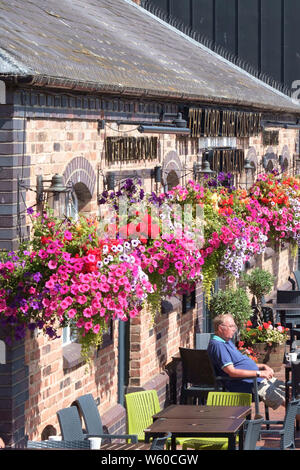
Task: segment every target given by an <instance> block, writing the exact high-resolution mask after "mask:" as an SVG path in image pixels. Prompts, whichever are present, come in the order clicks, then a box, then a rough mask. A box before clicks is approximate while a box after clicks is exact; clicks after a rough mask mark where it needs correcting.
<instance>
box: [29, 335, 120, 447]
mask: <svg viewBox="0 0 300 470" xmlns="http://www.w3.org/2000/svg"><path fill="white" fill-rule="evenodd" d="M114 338H115V340H114V344H113V345H110V346H108V347H106V348H104V349H101V350H100V351H99V352H98V354H97V356H98V357H96V359H95V360H94V361H93V362H92V364H91V366H87V365H85V364H83V363H81V365H78V366H75V367H73V368H71V369H64V368H63V347H62V339H61V338H59V339H56V340H52V341H49V340H47V339H46V338H45V337H44V336H43V335H42V334H39V335H38V336H37V337H34V338H27V340H26V343H25V346H26V356H25V360H26V363H27V364H28V366H29V399H28V401H27V406H26V433H27V434H28V435H29V436H30V438H31V439H41V434H42V431H43V429H44V428H45V427H46V426H47V425H52V426H54V427H55V428H56V429H57V431H58V434H59V426H58V421H57V417H56V411H57V410H59V409H61V408H64V407H68V406H70V405H71V404H72V402H73V401H74V400H75V399H76V398H77V397H78V396H79V395H83V394H85V393H92V394H93V396H94V398H95V399H97V398H99V399H100V406H99V411H100V413H101V415H102V416H103V415H104V414H105V413H106V412H107V411H108V410H109V409H110V408H112V407H113V406H114V405H115V404H116V403H117V364H118V347H117V346H118V328H114Z"/></svg>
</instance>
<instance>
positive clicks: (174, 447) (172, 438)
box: [171, 435, 176, 450]
mask: <svg viewBox="0 0 300 470" xmlns="http://www.w3.org/2000/svg"><path fill="white" fill-rule="evenodd" d="M171 450H176V437H174V436H173V435H172V436H171Z"/></svg>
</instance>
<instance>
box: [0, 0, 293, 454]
mask: <svg viewBox="0 0 300 470" xmlns="http://www.w3.org/2000/svg"><path fill="white" fill-rule="evenodd" d="M2 3H3V5H4V6H3V10H2V11H4V12H5V13H4V16H3V18H1V19H0V74H1V76H0V80H1V82H0V83H1V87H0V99H1V101H0V102H1V104H0V170H1V171H0V248H1V249H4V250H13V249H15V248H16V247H17V246H18V243H19V240H20V238H22V237H26V236H27V235H28V233H29V221H28V220H27V219H26V215H25V214H26V207H29V206H33V205H35V204H36V193H35V191H30V190H28V189H29V188H31V189H34V188H35V187H36V181H37V176H42V177H43V178H45V179H49V178H50V179H51V177H52V176H53V175H54V174H56V173H58V174H61V175H63V177H64V182H65V184H67V183H69V182H72V184H73V187H74V189H75V194H76V200H77V205H78V211H79V212H83V213H91V214H98V212H99V207H98V204H97V195H98V194H99V193H100V192H101V191H102V189H103V187H104V185H105V184H106V183H107V177H108V176H109V175H111V173H112V172H113V173H114V175H115V177H116V178H117V180H120V179H121V178H124V177H126V176H128V175H132V174H137V175H139V176H140V177H141V178H142V180H143V183H144V186H145V188H146V189H148V190H151V189H153V188H154V185H155V184H157V183H155V180H154V177H153V170H154V168H155V166H160V167H161V168H162V184H161V186H159V188H158V189H159V190H163V188H166V187H169V188H170V187H172V186H173V185H176V184H178V183H181V184H184V183H185V182H186V181H187V179H190V178H191V177H192V174H193V163H195V162H196V161H199V158H200V159H203V160H204V158H206V157H205V155H207V151H208V149H210V150H213V152H217V151H219V152H224V151H225V150H228V148H229V149H230V151H232V152H234V155H239V157H238V158H239V160H238V164H239V165H241V164H242V167H240V166H239V167H237V168H234V172H235V173H236V178H237V180H238V181H239V183H240V184H245V174H244V171H243V164H244V163H245V160H246V159H248V160H249V161H250V162H251V164H252V167H253V170H252V173H251V174H252V176H251V177H252V178H253V177H254V175H255V173H256V172H259V171H261V170H262V169H263V168H268V169H270V168H273V167H276V168H279V169H281V168H285V169H287V170H288V171H290V172H294V171H295V168H296V164H297V156H298V153H299V135H298V119H299V117H300V107H299V105H298V103H296V102H294V101H293V100H292V99H291V98H290V97H289V96H287V95H285V94H283V93H282V91H281V90H280V87H279V86H278V88H271V87H270V86H269V85H267V84H265V83H264V82H262V81H260V80H258V79H256V78H255V77H253V76H251V75H249V74H248V73H247V72H245V71H244V70H242V69H240V68H238V67H237V66H236V65H233V64H231V63H230V62H228V61H226V60H225V59H224V58H221V57H219V56H218V55H216V54H215V53H214V52H212V51H210V50H208V49H207V48H206V47H204V46H203V45H201V44H200V43H197V42H196V41H194V40H193V39H191V38H189V37H188V36H185V35H184V34H182V33H181V32H179V31H176V30H175V29H174V28H173V27H171V26H169V25H167V24H165V23H163V22H162V21H161V20H159V19H158V18H155V17H154V16H153V15H151V14H150V13H149V12H146V11H145V10H143V9H142V8H141V7H140V6H138V5H137V4H136V3H134V2H132V1H130V0H114V2H111V1H109V0H101V1H99V2H97V4H95V3H94V2H92V1H85V2H82V1H81V0H78V1H77V2H73V3H72V8H71V9H68V8H67V4H66V2H64V1H62V2H60V3H59V4H58V3H57V2H55V1H54V0H53V1H47V2H46V1H44V0H34V1H27V0H25V1H24V0H23V1H21V0H10V1H4V2H2ZM137 3H138V2H137ZM137 25H138V26H139V27H138V28H137ZM178 113H181V117H182V118H183V119H184V120H185V121H186V124H185V127H184V128H179V127H178V126H177V125H176V122H175V121H176V118H178V117H180V115H178ZM226 113H231V114H226ZM225 116H229V117H230V116H231V117H232V118H233V119H236V120H238V122H239V123H240V127H239V131H238V133H236V132H224V135H221V136H220V135H219V134H218V132H216V125H215V122H216V121H215V120H216V119H217V120H218V119H221V118H224V119H225ZM257 120H258V121H257ZM199 122H200V124H201V123H202V124H203V122H204V123H206V124H205V127H204V129H203V128H202V127H201V125H202V124H201V125H200V127H199V126H198V123H199ZM255 122H259V130H257V129H258V127H255V125H254V123H255ZM192 123H194V127H193V125H192ZM261 124H263V131H262V130H261V127H260V125H261ZM140 125H143V126H147V125H150V126H151V125H152V126H153V125H154V126H155V127H153V128H152V129H150V131H151V132H150V134H149V135H150V137H156V138H157V140H156V142H157V145H156V146H154V150H153V149H152V150H153V151H150V150H149V147H147V146H148V145H149V140H147V139H148V134H145V133H142V132H140V131H141V128H140V127H139V126H140ZM189 125H190V130H189V132H188V133H187V132H186V128H187V127H188V126H189ZM166 126H169V128H168V131H166V129H164V130H162V128H165V127H166ZM197 126H198V127H197ZM144 131H145V128H144ZM272 132H273V133H272ZM274 135H275V138H274ZM129 137H130V138H131V139H133V140H131V141H130V140H129ZM111 138H116V139H115V141H117V142H119V141H120V140H121V141H122V144H124V146H125V145H126V144H127V146H128V147H129V142H135V143H137V142H141V145H142V147H143V146H144V148H146V149H148V150H147V151H146V152H144V153H143V155H142V156H141V155H139V156H138V158H137V154H132V153H130V151H128V152H129V154H128V153H127V154H126V155H125V153H124V152H125V151H124V148H125V147H124V146H123V147H121V146H119V147H118V146H117V147H116V150H112V147H109V143H111V140H110V139H111ZM114 148H115V147H114ZM126 148H127V147H126ZM236 151H240V153H236ZM219 155H220V159H219V160H218V161H221V159H224V158H225V153H224V154H223V153H221V154H219ZM121 156H122V158H121ZM222 161H223V160H222ZM224 162H225V160H224ZM212 163H213V161H212ZM26 188H27V189H26ZM255 262H256V264H257V263H259V264H261V265H265V263H267V264H272V269H273V270H274V272H275V273H276V276H277V285H278V286H281V285H283V284H285V283H286V282H287V280H288V276H289V274H290V272H292V271H293V270H294V267H295V259H294V258H292V256H291V253H289V250H288V249H286V250H283V251H282V252H281V253H277V254H276V256H275V255H274V253H273V252H271V251H268V253H266V255H265V256H264V259H259V260H256V261H255ZM202 306H203V295H202V291H201V286H198V287H197V290H196V302H195V304H193V303H192V304H191V305H189V306H188V308H183V301H182V299H181V298H180V299H171V300H170V301H168V302H164V303H163V305H162V313H161V315H159V316H158V318H157V320H156V322H155V323H154V324H153V323H152V322H151V316H150V314H149V313H148V312H143V314H142V315H141V316H140V317H138V318H135V319H134V320H132V321H130V324H127V325H126V327H125V326H124V325H118V324H114V325H113V327H112V331H111V334H110V335H107V336H106V338H105V341H104V343H103V345H102V347H101V348H100V349H99V351H97V353H96V354H95V358H94V361H93V364H92V368H91V369H90V370H86V366H85V365H84V364H83V363H82V361H81V359H80V348H79V345H78V344H77V343H74V342H71V341H69V340H68V339H67V340H66V339H65V337H64V334H62V338H60V339H56V340H54V341H51V342H49V341H48V340H46V339H45V338H44V337H43V336H42V335H37V336H36V335H34V336H28V337H27V338H26V340H25V341H24V342H20V343H16V344H14V345H13V346H12V347H6V348H5V350H4V352H3V353H2V354H1V361H0V436H1V437H2V438H3V439H4V441H5V442H6V444H7V445H11V446H21V445H22V444H23V443H24V436H25V435H28V436H29V437H30V439H42V438H45V437H46V436H47V435H48V434H49V433H55V432H58V431H59V429H58V422H57V419H56V411H57V410H58V409H60V408H63V407H65V406H69V405H70V404H71V403H72V402H73V400H74V399H75V397H76V396H78V395H81V394H84V393H92V394H93V395H94V397H95V398H96V399H97V400H98V403H99V410H100V413H101V416H102V417H103V422H104V424H105V425H106V427H107V429H108V431H109V432H114V431H125V429H126V410H125V407H124V391H128V390H129V391H130V390H135V389H149V388H155V389H157V390H158V392H159V396H160V400H161V404H162V406H163V405H164V404H165V403H166V402H167V400H168V399H169V391H170V377H169V375H168V373H169V369H168V364H169V363H170V361H171V358H172V356H173V355H174V354H176V353H177V351H178V347H179V346H193V342H194V333H195V330H196V328H197V329H199V330H200V331H203V330H205V329H206V328H207V322H206V318H205V315H204V313H203V308H202ZM1 334H2V332H0V335H1ZM0 338H1V336H0ZM2 347H3V345H2Z"/></svg>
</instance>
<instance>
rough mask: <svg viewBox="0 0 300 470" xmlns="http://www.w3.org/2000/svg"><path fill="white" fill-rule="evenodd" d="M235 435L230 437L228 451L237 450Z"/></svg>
mask: <svg viewBox="0 0 300 470" xmlns="http://www.w3.org/2000/svg"><path fill="white" fill-rule="evenodd" d="M235 449H236V447H235V434H230V436H228V450H235Z"/></svg>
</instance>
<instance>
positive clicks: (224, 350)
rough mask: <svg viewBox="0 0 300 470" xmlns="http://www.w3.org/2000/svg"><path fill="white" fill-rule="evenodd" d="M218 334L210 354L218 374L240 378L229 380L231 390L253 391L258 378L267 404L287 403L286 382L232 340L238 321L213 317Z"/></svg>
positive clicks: (278, 404) (275, 406) (219, 316)
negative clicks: (255, 360)
mask: <svg viewBox="0 0 300 470" xmlns="http://www.w3.org/2000/svg"><path fill="white" fill-rule="evenodd" d="M213 323H214V332H215V334H214V336H213V337H212V338H211V340H210V342H209V345H208V349H207V351H208V354H209V356H210V358H211V361H212V363H213V366H214V368H215V372H216V375H218V376H222V377H226V376H229V377H232V378H236V379H240V380H228V381H226V388H227V389H228V391H230V392H244V393H252V389H253V380H252V379H251V377H258V378H257V384H258V395H259V396H260V397H261V398H262V400H263V401H264V402H265V403H266V405H267V406H269V407H270V408H273V409H274V410H276V409H277V408H278V407H279V406H280V405H284V404H285V384H284V382H282V381H280V380H278V379H276V378H275V377H274V371H273V369H271V367H269V366H268V365H266V364H256V362H254V361H253V360H252V359H250V358H249V357H248V356H246V355H245V354H242V353H241V352H240V351H239V350H238V349H237V348H236V347H235V345H234V344H233V342H232V341H231V340H232V338H233V336H234V334H235V331H236V328H237V327H236V324H235V323H234V318H233V316H232V315H230V314H226V315H218V316H217V317H215V318H214V320H213Z"/></svg>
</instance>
